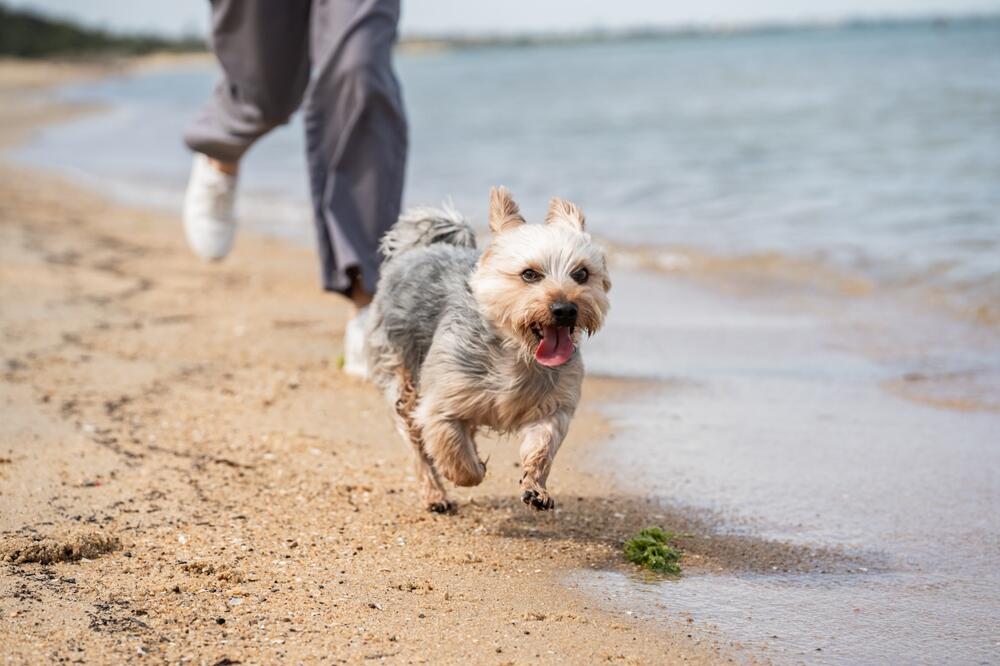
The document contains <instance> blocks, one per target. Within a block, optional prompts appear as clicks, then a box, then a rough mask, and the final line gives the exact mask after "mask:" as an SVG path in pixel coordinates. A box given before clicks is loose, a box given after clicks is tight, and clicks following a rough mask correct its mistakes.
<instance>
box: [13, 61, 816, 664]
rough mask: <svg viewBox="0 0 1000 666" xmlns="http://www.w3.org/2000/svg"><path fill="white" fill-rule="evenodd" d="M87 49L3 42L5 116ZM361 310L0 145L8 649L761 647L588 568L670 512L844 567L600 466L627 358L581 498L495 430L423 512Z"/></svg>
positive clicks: (222, 654)
mask: <svg viewBox="0 0 1000 666" xmlns="http://www.w3.org/2000/svg"><path fill="white" fill-rule="evenodd" d="M71 74H72V73H71V72H70V73H69V74H67V71H66V70H64V69H62V68H55V69H46V67H45V66H33V67H25V68H23V69H19V68H18V65H17V64H11V63H4V64H3V65H2V66H0V78H2V79H4V80H6V81H7V83H3V82H0V91H2V93H3V98H4V104H3V105H2V110H0V114H2V115H0V126H2V127H4V128H5V129H4V132H3V135H2V140H3V141H5V142H7V143H8V144H9V142H11V141H13V140H15V139H23V138H24V137H25V136H26V134H25V133H26V132H27V131H28V130H29V129H30V128H31V127H32V126H34V125H35V124H36V123H37V122H41V121H49V120H53V119H57V118H62V117H65V116H66V114H68V113H71V112H79V110H78V109H68V108H65V107H62V106H58V105H55V104H53V103H52V102H51V100H47V99H45V98H43V97H39V96H38V95H39V92H38V91H39V90H40V89H41V88H42V87H43V84H46V83H58V82H62V81H65V80H67V78H68V77H69V76H71ZM77 75H79V76H92V75H94V73H93V71H92V69H91V68H89V67H84V68H81V69H80V70H79V71H78V72H77ZM346 314H347V309H346V307H345V305H344V303H343V302H341V301H340V300H339V299H337V298H335V297H332V296H330V295H327V294H323V293H321V292H320V290H319V288H318V281H317V276H316V268H315V267H314V257H313V256H312V254H311V253H310V252H309V251H306V250H304V249H302V248H298V247H294V246H290V245H288V244H285V243H282V242H279V241H276V240H272V239H266V238H255V237H251V236H248V235H244V236H242V237H241V238H240V239H239V241H238V245H237V248H236V251H235V253H234V255H233V257H232V258H231V260H229V261H227V262H225V263H224V264H220V265H206V264H203V263H200V262H198V261H196V260H195V259H194V258H193V257H192V256H191V255H190V254H189V253H188V252H187V250H186V248H185V247H184V245H183V240H182V237H181V233H180V227H179V223H178V220H177V219H175V218H173V217H171V216H164V215H162V214H156V213H150V212H146V211H142V210H135V209H128V208H124V207H121V206H118V205H115V204H112V203H109V202H108V201H106V200H104V199H102V198H101V197H98V196H96V195H93V194H90V193H87V192H84V191H81V190H79V189H77V188H75V187H73V186H71V185H69V184H67V183H65V182H61V181H59V180H57V179H56V178H54V177H52V176H49V175H44V174H39V173H35V172H29V171H26V170H23V169H16V168H13V167H9V166H7V167H0V336H2V337H0V339H2V355H0V363H2V364H3V367H2V369H0V371H2V373H3V380H2V389H0V401H2V408H0V409H2V416H0V562H2V563H0V645H2V646H3V649H2V651H3V656H4V658H5V659H6V660H7V662H9V663H51V662H56V661H69V662H85V663H112V662H120V661H122V660H124V659H135V658H137V657H139V656H141V655H145V656H144V659H146V660H152V661H154V662H162V661H169V662H194V663H206V664H233V663H240V662H242V663H275V662H286V661H287V662H300V661H301V662H315V661H321V660H329V661H348V662H362V661H365V660H380V659H384V660H387V661H390V662H393V663H404V662H406V663H408V662H424V663H426V662H429V663H454V662H472V663H497V664H500V663H528V662H546V663H549V662H551V663H593V662H600V661H611V662H625V663H670V662H679V661H689V662H694V663H717V662H719V661H725V660H727V659H736V660H738V661H748V660H752V659H753V657H752V656H751V655H749V654H748V653H747V652H745V651H742V650H741V648H740V646H737V645H733V644H730V643H726V642H724V641H723V640H721V639H718V638H717V637H716V638H708V637H707V634H704V633H701V632H700V631H699V630H698V629H694V628H692V627H691V625H689V624H687V623H685V622H684V620H685V618H680V617H671V616H669V615H666V614H665V615H664V617H662V618H660V619H659V620H658V621H656V622H653V621H649V620H639V619H635V618H632V617H628V616H623V615H620V614H616V613H614V612H612V611H609V610H607V609H602V608H599V607H597V605H596V604H595V602H594V600H593V599H592V598H590V597H588V596H585V595H583V594H582V593H579V592H577V591H575V590H574V585H573V582H572V580H573V572H574V571H579V570H580V569H583V568H588V567H595V568H613V569H618V570H623V571H635V570H634V568H633V567H632V566H631V565H629V564H627V563H625V562H624V561H623V559H622V556H621V552H620V551H621V541H622V540H623V539H624V538H627V537H628V536H629V535H630V534H631V533H632V532H634V531H635V530H636V529H639V528H641V527H644V526H646V525H647V524H651V523H659V524H662V525H663V526H664V527H666V528H667V529H675V530H677V531H678V532H682V533H685V534H686V536H684V537H683V538H682V539H681V545H682V547H683V548H684V550H685V554H686V555H685V560H684V566H685V568H686V570H688V571H704V570H706V569H708V570H734V569H736V570H743V569H746V570H762V571H769V570H771V569H772V567H779V568H781V569H789V568H791V569H812V568H814V567H816V566H823V565H822V564H819V563H820V562H821V561H822V560H823V558H817V556H816V554H815V553H810V552H807V551H802V550H796V549H794V548H791V547H788V546H783V545H781V544H775V543H768V542H763V541H759V540H754V539H745V538H737V537H727V536H721V535H719V534H714V533H713V527H712V524H711V522H710V521H708V520H704V519H701V518H699V517H697V516H688V515H683V514H680V513H670V512H665V511H664V510H663V509H662V508H660V507H659V506H658V505H656V503H655V502H654V501H653V499H652V498H648V497H645V496H643V495H642V494H641V491H640V490H637V489H630V488H620V487H613V485H612V483H613V482H612V481H611V480H610V477H607V478H605V477H602V476H595V475H592V474H584V473H582V472H580V471H578V470H579V469H582V465H579V463H580V460H581V457H584V456H586V455H588V450H591V449H592V448H593V447H596V446H600V445H601V442H603V441H604V440H605V439H606V438H607V437H608V436H609V434H610V429H609V424H608V423H607V422H605V420H603V419H602V418H600V417H599V416H598V415H597V414H596V413H595V411H594V405H595V404H597V403H598V402H599V401H600V400H602V399H607V398H608V397H609V396H610V395H611V394H612V393H616V392H622V391H629V390H641V386H629V385H623V384H622V383H620V382H614V381H610V380H599V379H589V380H588V382H587V384H586V386H585V396H584V402H583V405H582V407H581V410H580V415H579V416H578V418H577V419H576V421H575V422H574V424H573V427H572V431H571V434H570V437H569V440H568V442H567V444H566V446H565V447H564V450H563V451H562V452H561V453H560V456H559V458H558V460H557V462H556V465H555V470H554V472H553V475H552V483H551V489H552V491H553V495H554V497H555V499H556V502H557V511H555V512H552V513H548V514H537V513H533V512H530V511H529V510H527V509H526V508H525V507H524V506H523V505H522V504H521V503H520V501H519V500H518V492H517V481H518V477H519V472H518V469H517V464H516V448H517V447H516V443H515V442H510V441H500V442H498V441H494V440H484V441H483V442H482V443H481V450H482V452H483V453H484V455H486V456H489V474H488V477H487V480H486V482H485V483H484V484H483V485H482V486H480V487H478V488H475V489H471V490H460V491H458V492H456V493H455V494H454V496H455V497H456V498H457V499H458V500H459V501H460V509H459V512H458V513H457V515H453V516H440V515H434V514H429V513H426V512H424V511H422V510H420V508H419V502H418V500H417V495H416V491H415V490H416V489H415V483H414V481H413V479H412V477H411V467H410V460H409V451H408V448H407V446H405V445H404V444H403V443H402V442H401V441H400V440H399V438H398V436H397V435H396V434H395V433H394V431H393V429H392V428H391V425H390V420H389V415H388V411H387V409H386V407H385V406H384V405H383V404H382V402H381V400H380V398H379V396H378V395H377V394H376V392H375V391H374V390H373V389H372V388H371V387H370V386H368V385H367V384H365V383H362V382H359V381H356V380H353V379H351V378H348V377H346V376H345V375H343V374H342V373H341V372H339V371H338V369H337V363H336V359H337V355H338V353H339V350H340V348H341V343H342V339H341V334H342V328H343V324H344V319H345V316H346ZM656 516H659V518H657V517H656Z"/></svg>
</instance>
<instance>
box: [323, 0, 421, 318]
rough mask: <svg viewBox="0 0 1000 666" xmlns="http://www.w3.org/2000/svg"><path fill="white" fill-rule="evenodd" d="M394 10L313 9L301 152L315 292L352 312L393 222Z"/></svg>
mask: <svg viewBox="0 0 1000 666" xmlns="http://www.w3.org/2000/svg"><path fill="white" fill-rule="evenodd" d="M398 21H399V0H316V2H314V4H313V8H312V27H311V34H312V40H311V52H312V62H313V82H312V87H311V88H310V90H309V93H308V95H307V99H306V104H305V123H306V142H307V150H308V159H309V172H310V179H311V187H312V197H313V206H314V213H315V220H316V231H317V235H318V238H319V243H318V247H319V253H320V262H321V269H322V276H323V286H324V288H326V289H328V290H330V291H336V292H339V293H342V294H344V295H346V296H348V297H350V298H351V299H352V300H353V301H354V303H355V304H356V305H357V306H364V305H365V304H367V302H368V301H369V300H370V299H371V294H373V293H374V291H375V285H376V283H377V281H378V272H379V256H378V242H379V240H380V239H381V237H382V235H383V234H384V233H385V232H386V231H387V230H388V228H389V227H390V226H392V224H393V223H394V222H395V221H396V218H397V217H398V216H399V208H400V202H401V198H402V190H403V172H404V166H405V162H406V142H407V134H406V133H407V128H406V117H405V115H404V111H403V100H402V94H401V92H400V88H399V83H398V82H397V80H396V76H395V74H394V72H393V70H392V46H393V44H394V42H395V40H396V25H397V23H398Z"/></svg>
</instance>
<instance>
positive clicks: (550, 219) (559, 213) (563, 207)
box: [545, 197, 586, 231]
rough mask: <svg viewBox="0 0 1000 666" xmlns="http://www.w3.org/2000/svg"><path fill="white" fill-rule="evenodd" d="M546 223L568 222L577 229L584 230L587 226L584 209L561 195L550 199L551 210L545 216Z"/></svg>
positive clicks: (572, 227)
mask: <svg viewBox="0 0 1000 666" xmlns="http://www.w3.org/2000/svg"><path fill="white" fill-rule="evenodd" d="M545 223H546V224H566V225H569V227H570V228H571V229H574V230H576V231H583V230H584V227H585V226H586V220H585V219H584V216H583V211H582V210H580V209H579V208H578V207H577V205H576V204H575V203H572V202H570V201H564V200H562V199H560V198H559V197H552V200H551V201H549V212H548V214H546V216H545Z"/></svg>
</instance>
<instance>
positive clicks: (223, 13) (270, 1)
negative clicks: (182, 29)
mask: <svg viewBox="0 0 1000 666" xmlns="http://www.w3.org/2000/svg"><path fill="white" fill-rule="evenodd" d="M309 13H310V0H212V37H211V44H212V50H213V51H214V52H215V57H216V58H217V59H218V61H219V65H220V66H221V67H222V72H223V76H222V78H221V79H220V80H219V82H218V83H217V84H216V86H215V90H214V92H213V94H212V97H211V98H210V99H209V100H208V103H207V104H206V105H205V106H204V107H203V108H202V110H201V113H200V114H199V115H198V116H197V117H196V118H195V120H194V121H193V122H192V123H191V125H190V126H189V127H188V129H187V131H186V132H185V134H184V142H185V143H186V144H187V145H188V147H189V148H191V150H193V151H195V152H197V153H201V154H203V155H207V156H208V157H209V158H211V159H212V160H217V161H218V162H221V163H222V164H223V165H233V164H236V163H238V162H239V160H240V158H241V157H242V156H243V153H245V152H246V151H247V149H248V148H249V147H250V146H251V145H252V144H253V142H254V141H256V140H257V139H258V138H260V137H261V136H263V135H264V134H266V133H267V132H268V131H270V130H271V129H273V128H275V127H277V126H278V125H283V124H285V123H286V122H288V118H289V117H290V116H291V115H292V113H294V112H295V110H296V109H297V108H298V107H299V104H300V102H301V101H302V96H303V94H304V93H305V90H306V87H307V86H308V84H309V48H308V43H309V42H308V40H309Z"/></svg>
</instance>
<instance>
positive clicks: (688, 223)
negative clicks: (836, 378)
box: [20, 19, 1000, 317]
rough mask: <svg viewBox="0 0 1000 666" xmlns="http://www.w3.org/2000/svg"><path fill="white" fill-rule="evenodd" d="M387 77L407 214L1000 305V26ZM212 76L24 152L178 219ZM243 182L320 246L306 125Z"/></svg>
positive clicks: (553, 55) (773, 35)
mask: <svg viewBox="0 0 1000 666" xmlns="http://www.w3.org/2000/svg"><path fill="white" fill-rule="evenodd" d="M397 69H398V72H399V75H400V79H401V81H402V84H403V87H404V94H405V98H406V103H407V108H408V110H409V115H410V126H411V152H410V155H411V158H410V161H409V168H408V178H407V186H406V193H405V199H406V203H407V204H408V205H412V204H428V203H437V202H440V201H442V200H444V199H449V198H450V199H453V200H454V202H455V203H456V204H457V205H458V206H459V208H460V209H461V210H463V211H466V212H467V214H469V215H470V216H471V217H472V218H473V219H474V220H477V221H479V222H480V223H482V222H483V216H484V211H485V199H486V192H487V190H488V188H489V187H490V186H491V185H494V184H497V183H505V184H507V185H508V186H509V187H511V189H512V190H513V191H514V192H515V194H516V195H517V197H518V198H519V199H520V200H521V202H522V206H523V208H524V209H526V211H527V212H528V213H529V215H532V216H535V217H538V216H540V215H542V214H543V213H544V207H545V203H546V201H547V199H548V197H550V196H552V195H553V194H559V195H560V196H563V197H566V198H569V199H573V200H577V201H580V202H582V203H583V204H584V205H585V209H586V212H587V214H588V219H589V221H590V225H591V229H592V231H593V232H594V233H596V234H598V235H600V236H603V237H606V238H608V239H611V240H615V241H619V242H622V243H625V244H630V245H642V246H649V245H653V246H658V247H674V248H678V249H682V248H687V249H694V250H698V251H705V252H710V253H712V254H714V255H717V256H722V257H745V256H754V255H761V254H765V255H766V254H767V253H778V254H780V255H782V256H786V257H793V258H796V259H800V260H805V261H809V262H818V263H821V264H824V265H832V266H835V267H837V268H839V269H844V270H847V271H850V272H851V273H857V274H860V275H861V276H864V277H865V278H866V279H871V280H874V281H875V283H876V284H877V285H879V286H881V287H888V288H897V289H909V288H913V287H914V286H918V287H928V288H933V289H935V290H936V291H937V292H939V293H940V292H943V293H946V294H948V295H949V298H954V299H955V300H956V302H957V304H958V306H959V307H960V308H963V309H965V310H967V311H972V312H974V311H975V310H976V308H980V307H985V308H987V309H991V308H995V307H996V303H997V302H1000V277H998V275H1000V260H998V254H1000V20H997V19H992V20H987V19H979V20H970V21H961V22H952V23H918V24H911V25H886V26H881V27H855V28H839V29H810V30H798V31H795V30H789V31H775V32H763V33H748V34H737V35H729V36H726V35H719V36H691V37H683V36H678V37H672V38H662V39H648V40H635V41H626V42H611V43H599V44H580V45H562V46H539V47H532V48H481V49H468V50H461V51H440V52H434V53H423V54H407V53H403V54H400V55H399V56H398V58H397ZM216 76H217V74H216V72H215V70H214V69H213V68H211V67H202V68H196V69H189V70H186V71H173V72H160V73H153V74H148V75H140V76H129V77H123V78H118V79H113V80H110V81H107V82H104V83H99V84H88V85H84V86H79V87H76V88H72V89H69V90H67V91H66V93H65V94H66V95H67V96H69V97H72V98H74V99H79V100H83V101H87V102H92V103H99V104H100V103H103V104H107V105H109V107H110V108H111V112H110V113H108V114H105V115H101V116H95V117H92V118H90V119H88V120H84V121H80V122H76V123H72V124H70V125H67V126H64V127H62V128H54V129H51V130H49V131H47V132H45V133H43V134H42V136H41V137H40V139H39V140H38V141H37V142H35V143H34V144H32V145H31V146H29V147H28V148H26V149H25V150H23V151H21V153H20V157H21V158H22V159H24V160H27V161H29V162H35V163H40V164H45V165H46V166H57V167H61V168H64V169H67V170H72V171H74V172H76V173H77V174H80V175H85V176H86V177H88V178H89V179H91V180H93V181H97V182H100V183H101V184H103V186H105V187H113V188H114V189H115V190H116V191H118V192H119V193H120V194H123V195H128V194H129V193H131V194H133V195H136V196H137V197H138V198H140V199H141V200H143V201H145V202H147V203H148V202H150V201H158V202H160V203H162V204H163V205H165V206H170V207H175V206H176V201H177V199H178V196H179V194H180V191H181V189H182V187H183V184H184V180H185V178H186V175H187V169H188V165H189V158H188V155H187V152H186V151H185V149H184V148H183V146H182V145H181V143H180V135H181V133H182V130H183V128H184V126H185V124H186V123H187V122H189V120H190V119H191V117H192V115H193V114H194V113H195V111H196V109H197V108H198V106H199V105H200V104H201V103H202V102H203V101H204V99H205V98H206V96H207V95H208V94H209V91H210V89H211V87H212V84H213V82H214V80H215V79H216ZM245 166H246V168H245V171H244V175H245V183H244V185H245V186H246V187H245V191H246V194H247V195H248V196H247V197H246V198H245V203H246V205H245V206H244V212H245V213H246V214H247V215H246V216H247V217H249V218H250V219H251V221H252V222H253V224H254V225H256V226H258V227H259V228H264V229H266V230H268V231H270V232H274V233H282V234H285V235H291V236H294V237H299V238H302V239H309V238H310V237H311V236H310V235H311V233H312V231H311V227H310V223H309V208H308V205H307V204H306V196H307V185H306V178H305V176H304V158H303V149H302V127H301V122H300V119H299V118H298V117H296V118H295V119H293V121H292V123H291V127H290V128H289V129H287V130H282V131H276V132H274V133H273V134H272V135H270V136H268V137H267V138H265V139H264V140H263V141H261V142H260V143H259V144H258V146H256V147H255V148H254V149H253V151H252V152H251V154H250V155H249V157H248V159H247V161H246V165H245ZM247 202H252V203H247ZM991 311H992V310H991ZM997 317H1000V313H997Z"/></svg>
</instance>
